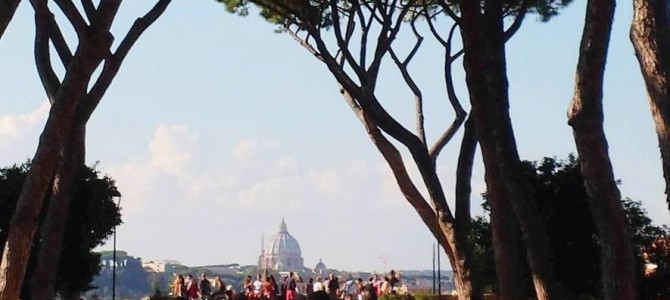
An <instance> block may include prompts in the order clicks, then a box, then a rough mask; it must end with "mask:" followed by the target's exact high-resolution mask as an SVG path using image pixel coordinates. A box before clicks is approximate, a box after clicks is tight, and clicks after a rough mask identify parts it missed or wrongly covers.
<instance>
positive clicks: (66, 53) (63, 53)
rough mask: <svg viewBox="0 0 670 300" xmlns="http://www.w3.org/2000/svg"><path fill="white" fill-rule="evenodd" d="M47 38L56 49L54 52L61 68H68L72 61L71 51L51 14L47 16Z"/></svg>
mask: <svg viewBox="0 0 670 300" xmlns="http://www.w3.org/2000/svg"><path fill="white" fill-rule="evenodd" d="M49 37H50V38H51V43H53V45H54V48H56V52H57V53H58V57H59V58H60V61H61V63H62V64H63V67H65V68H66V69H67V66H69V65H70V62H71V61H72V51H71V50H70V47H69V46H68V45H67V42H66V41H65V38H64V37H63V33H62V32H61V30H60V26H58V23H57V22H56V18H54V16H53V14H49Z"/></svg>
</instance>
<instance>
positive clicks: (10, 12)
mask: <svg viewBox="0 0 670 300" xmlns="http://www.w3.org/2000/svg"><path fill="white" fill-rule="evenodd" d="M20 2H21V0H0V40H1V39H2V35H3V34H4V33H5V30H7V26H9V22H10V21H12V18H13V17H14V13H16V8H17V7H19V3H20Z"/></svg>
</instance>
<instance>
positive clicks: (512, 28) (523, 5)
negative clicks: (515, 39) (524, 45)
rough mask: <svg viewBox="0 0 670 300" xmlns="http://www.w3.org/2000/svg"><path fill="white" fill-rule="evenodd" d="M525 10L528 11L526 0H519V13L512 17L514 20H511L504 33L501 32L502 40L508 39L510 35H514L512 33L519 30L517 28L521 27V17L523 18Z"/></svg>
mask: <svg viewBox="0 0 670 300" xmlns="http://www.w3.org/2000/svg"><path fill="white" fill-rule="evenodd" d="M527 12H528V1H527V0H521V8H520V9H519V13H518V14H517V16H516V18H515V19H514V22H512V25H510V27H509V28H508V29H507V30H505V33H504V34H503V41H504V42H507V41H509V40H510V39H511V38H512V36H514V34H515V33H516V32H517V31H519V28H521V24H522V23H523V19H525V17H526V13H527Z"/></svg>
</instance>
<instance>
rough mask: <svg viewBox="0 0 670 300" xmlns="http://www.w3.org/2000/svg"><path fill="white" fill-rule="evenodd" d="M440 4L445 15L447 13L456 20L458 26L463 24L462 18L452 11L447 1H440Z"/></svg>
mask: <svg viewBox="0 0 670 300" xmlns="http://www.w3.org/2000/svg"><path fill="white" fill-rule="evenodd" d="M439 3H440V6H442V9H443V10H444V12H445V13H446V14H447V15H448V16H449V17H450V18H451V19H452V20H454V22H455V23H456V24H459V25H460V24H461V17H459V16H458V15H456V13H455V12H454V10H453V9H451V7H449V4H448V3H446V1H441V0H440V1H439Z"/></svg>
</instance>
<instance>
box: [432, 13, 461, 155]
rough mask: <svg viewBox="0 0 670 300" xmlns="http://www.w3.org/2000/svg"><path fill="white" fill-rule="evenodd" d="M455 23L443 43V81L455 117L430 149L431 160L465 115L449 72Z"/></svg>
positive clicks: (454, 131)
mask: <svg viewBox="0 0 670 300" xmlns="http://www.w3.org/2000/svg"><path fill="white" fill-rule="evenodd" d="M457 25H458V24H455V23H454V26H452V27H451V30H450V31H449V38H448V39H447V41H446V42H445V43H444V44H443V45H444V48H445V55H444V81H445V83H446V86H447V96H448V98H449V102H450V103H451V107H452V108H453V109H454V113H455V114H456V118H455V119H454V121H453V122H452V123H451V125H450V126H449V128H447V130H446V131H445V132H444V133H443V134H442V135H441V136H440V138H439V139H438V140H437V142H436V143H435V145H434V146H433V147H432V148H431V149H430V152H429V153H430V158H431V159H432V160H433V162H436V161H437V157H438V156H439V155H440V152H441V151H442V149H443V148H444V146H446V145H447V144H448V143H449V141H451V139H452V138H453V137H454V135H455V134H456V132H457V131H458V129H459V128H460V127H461V125H462V124H463V122H464V121H465V116H466V115H467V114H466V113H465V110H464V109H463V106H461V102H460V100H458V96H457V95H456V91H455V88H454V79H453V76H452V74H451V64H452V63H453V59H452V56H451V41H452V38H453V36H454V31H455V29H456V27H457Z"/></svg>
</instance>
